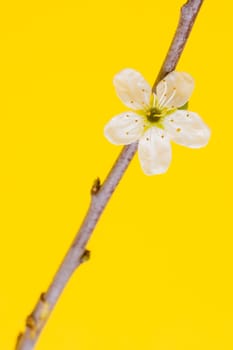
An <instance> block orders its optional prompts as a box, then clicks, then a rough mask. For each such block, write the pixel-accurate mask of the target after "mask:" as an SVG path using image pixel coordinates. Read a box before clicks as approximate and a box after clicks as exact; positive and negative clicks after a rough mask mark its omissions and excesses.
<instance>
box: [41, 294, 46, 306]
mask: <svg viewBox="0 0 233 350" xmlns="http://www.w3.org/2000/svg"><path fill="white" fill-rule="evenodd" d="M40 301H41V302H42V303H45V302H46V293H44V292H43V293H41V295H40Z"/></svg>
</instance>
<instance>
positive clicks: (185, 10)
mask: <svg viewBox="0 0 233 350" xmlns="http://www.w3.org/2000/svg"><path fill="white" fill-rule="evenodd" d="M203 1H204V0H189V1H187V3H186V4H185V5H183V6H182V8H181V15H180V19H179V23H178V27H177V30H176V33H175V36H174V38H173V41H172V43H171V46H170V48H169V50H168V54H167V56H166V58H165V61H164V63H163V65H162V68H161V70H160V72H159V75H158V77H157V79H156V81H155V83H154V86H153V89H152V90H153V91H154V90H155V87H156V85H157V83H158V82H159V81H160V80H161V79H162V78H163V77H164V76H165V75H166V74H168V73H169V72H171V71H172V70H174V69H175V67H176V65H177V63H178V61H179V58H180V56H181V53H182V51H183V49H184V47H185V44H186V41H187V39H188V37H189V34H190V31H191V29H192V26H193V24H194V21H195V19H196V16H197V14H198V12H199V9H200V7H201V5H202V3H203ZM136 151H137V143H133V144H131V145H129V146H125V147H124V148H123V150H122V151H121V153H120V155H119V157H118V159H117V160H116V162H115V164H114V166H113V168H112V169H111V171H110V172H109V174H108V176H107V178H106V180H105V182H104V183H103V184H102V185H101V183H100V180H99V179H98V178H97V179H96V180H95V181H94V184H93V186H92V188H91V203H90V206H89V209H88V212H87V214H86V217H85V219H84V221H83V223H82V225H81V227H80V230H79V231H78V233H77V235H76V237H75V239H74V242H73V244H72V245H71V247H70V249H69V250H68V252H67V254H66V256H65V258H64V260H63V262H62V264H61V266H60V267H59V269H58V271H57V273H56V275H55V277H54V279H53V281H52V283H51V285H50V286H49V288H48V290H47V292H46V293H42V294H41V296H40V298H39V301H38V303H37V305H36V306H35V308H34V310H33V312H32V313H31V314H30V315H29V316H28V317H27V319H26V329H25V331H24V333H20V335H19V336H18V338H17V344H16V348H15V349H16V350H32V349H33V348H34V346H35V344H36V342H37V340H38V338H39V335H40V333H41V331H42V329H43V327H44V326H45V324H46V322H47V321H48V318H49V316H50V314H51V312H52V310H53V308H54V306H55V305H56V303H57V301H58V299H59V297H60V295H61V293H62V291H63V289H64V287H65V286H66V284H67V283H68V281H69V279H70V277H71V275H72V274H73V272H74V271H75V270H76V269H77V268H78V266H79V265H80V264H82V263H84V262H85V261H87V260H88V259H89V258H90V252H89V251H88V250H86V248H85V247H86V245H87V242H88V241H89V239H90V237H91V234H92V232H93V230H94V228H95V226H96V223H97V222H98V220H99V218H100V216H101V214H102V212H103V210H104V208H105V207H106V205H107V203H108V201H109V199H110V197H111V195H112V194H113V192H114V190H115V189H116V187H117V185H118V183H119V181H120V180H121V178H122V176H123V174H124V173H125V171H126V169H127V167H128V166H129V163H130V161H131V160H132V158H133V156H134V155H135V153H136Z"/></svg>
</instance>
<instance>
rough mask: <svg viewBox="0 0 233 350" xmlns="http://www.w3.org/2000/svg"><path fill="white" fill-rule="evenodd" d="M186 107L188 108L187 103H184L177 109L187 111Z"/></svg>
mask: <svg viewBox="0 0 233 350" xmlns="http://www.w3.org/2000/svg"><path fill="white" fill-rule="evenodd" d="M188 106H189V101H188V102H186V103H185V104H184V105H183V106H181V107H179V108H178V109H185V110H186V109H188Z"/></svg>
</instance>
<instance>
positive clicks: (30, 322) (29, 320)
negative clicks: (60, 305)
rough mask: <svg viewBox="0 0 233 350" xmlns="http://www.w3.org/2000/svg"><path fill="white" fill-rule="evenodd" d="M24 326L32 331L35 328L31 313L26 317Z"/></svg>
mask: <svg viewBox="0 0 233 350" xmlns="http://www.w3.org/2000/svg"><path fill="white" fill-rule="evenodd" d="M26 327H28V328H29V329H31V330H32V331H35V330H36V320H35V318H34V316H33V315H32V314H31V315H29V316H28V317H27V318H26Z"/></svg>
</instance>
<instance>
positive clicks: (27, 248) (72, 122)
mask: <svg viewBox="0 0 233 350" xmlns="http://www.w3.org/2000/svg"><path fill="white" fill-rule="evenodd" d="M182 3H183V1H173V0H166V1H165V0H157V1H156V0H143V1H135V0H119V1H117V2H111V1H107V0H99V1H94V0H89V1H88V0H86V1H78V0H77V1H71V0H68V1H50V0H49V1H45V0H42V1H24V0H23V1H14V0H13V1H6V2H2V3H1V13H0V46H1V55H0V86H1V92H0V114H1V124H0V149H1V163H0V164H1V172H0V177H1V180H0V186H1V222H0V225H1V226H0V230H1V244H0V278H1V289H0V349H1V350H8V349H9V350H10V349H13V345H14V342H15V338H16V336H17V334H18V333H19V332H20V331H22V330H23V326H24V319H25V317H26V315H28V314H29V313H30V312H31V310H32V307H33V306H34V304H35V302H36V301H37V298H38V296H39V295H40V293H41V292H42V291H45V290H46V288H47V286H48V284H49V283H50V280H51V278H52V276H53V275H54V272H55V271H56V269H57V266H58V265H59V263H60V261H61V259H62V258H63V256H64V254H65V252H66V250H67V249H68V247H69V245H70V243H71V241H72V240H73V237H74V235H75V232H76V230H77V229H78V227H79V224H80V222H81V220H82V217H83V215H84V213H85V211H86V209H87V206H88V203H89V190H90V186H91V184H92V182H93V180H94V178H96V177H97V176H100V178H101V179H104V178H105V176H106V174H107V172H108V171H109V168H110V167H111V165H112V163H113V162H114V160H115V158H116V157H117V155H118V153H119V151H120V147H116V146H113V145H111V144H110V143H108V142H107V141H106V140H105V138H104V137H103V127H104V125H105V123H106V122H107V121H108V120H109V119H110V118H111V117H112V116H114V115H115V114H117V113H120V112H122V111H124V110H125V107H124V106H123V105H122V104H121V102H120V101H119V100H118V99H117V97H116V95H115V91H114V88H113V85H112V77H113V75H114V74H115V73H117V72H118V71H120V70H121V69H123V68H125V67H132V68H135V69H137V70H139V71H141V72H142V74H143V75H144V76H145V77H146V78H147V80H148V81H149V82H151V84H152V83H153V81H154V79H155V76H156V73H157V72H158V70H159V68H160V66H161V63H162V61H163V59H164V56H165V53H166V51H167V49H168V45H169V44H170V40H171V37H172V35H173V32H174V29H175V27H176V24H177V20H178V14H179V7H180V6H181V4H182ZM232 10H233V7H232V2H231V1H230V0H228V1H225V2H220V3H219V2H218V1H206V3H205V4H204V5H203V8H202V10H201V13H200V15H199V17H198V20H197V22H196V25H195V28H194V30H193V32H192V35H191V37H190V40H189V43H188V45H187V46H186V49H185V52H184V54H183V56H182V59H181V61H180V63H179V66H178V69H179V70H183V71H187V72H189V73H190V74H192V75H193V76H194V78H195V81H196V89H195V92H194V94H193V97H192V99H191V102H190V110H193V111H197V112H198V113H199V114H200V115H201V116H202V117H203V118H204V120H205V121H206V123H207V124H208V125H209V126H210V128H211V130H212V138H211V142H210V143H209V145H208V147H206V148H204V149H200V150H190V149H187V148H184V147H181V146H176V145H173V160H172V164H171V167H170V169H169V171H168V173H167V174H165V175H162V176H154V177H147V176H145V175H144V174H143V173H142V171H141V169H140V166H139V163H138V159H137V156H136V157H135V159H134V160H133V161H132V163H131V165H130V167H129V169H128V171H127V173H126V174H125V176H124V178H123V180H122V182H121V183H120V186H119V187H118V188H117V191H116V192H115V194H114V196H113V198H112V200H111V202H110V203H109V205H108V207H107V209H106V211H105V213H104V215H103V217H102V218H101V221H100V222H99V224H98V227H97V229H96V230H95V232H94V236H93V237H92V239H91V242H90V243H89V245H88V247H89V249H90V250H91V252H92V256H91V260H90V261H89V262H88V263H86V264H84V265H83V266H82V267H81V268H80V269H79V270H78V271H77V273H76V274H75V275H74V276H73V278H72V280H71V281H70V283H69V285H68V287H67V288H66V290H65V292H64V293H63V295H62V298H61V299H60V302H59V304H58V305H57V307H56V310H55V311H54V313H53V315H52V317H51V319H50V320H49V323H48V325H47V327H46V329H45V330H44V332H43V335H42V336H41V339H40V342H39V343H38V347H37V349H38V350H42V349H44V350H50V349H56V350H68V349H80V350H104V349H108V350H109V349H111V350H126V349H127V350H131V349H132V350H135V349H140V350H141V349H143V350H187V349H188V350H192V349H200V350H201V349H205V350H206V349H208V350H210V349H211V350H214V349H218V350H219V349H224V350H228V349H232V348H233V331H232V330H233V298H232V295H233V285H232V272H233V258H232V250H233V244H232V243H233V242H232V232H233V230H232V194H233V193H232V175H233V174H232V164H231V163H232V142H233V141H232V127H233V117H232V106H231V103H232V60H233V55H232V51H231V50H232V35H233V31H232V20H233V18H232Z"/></svg>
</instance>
